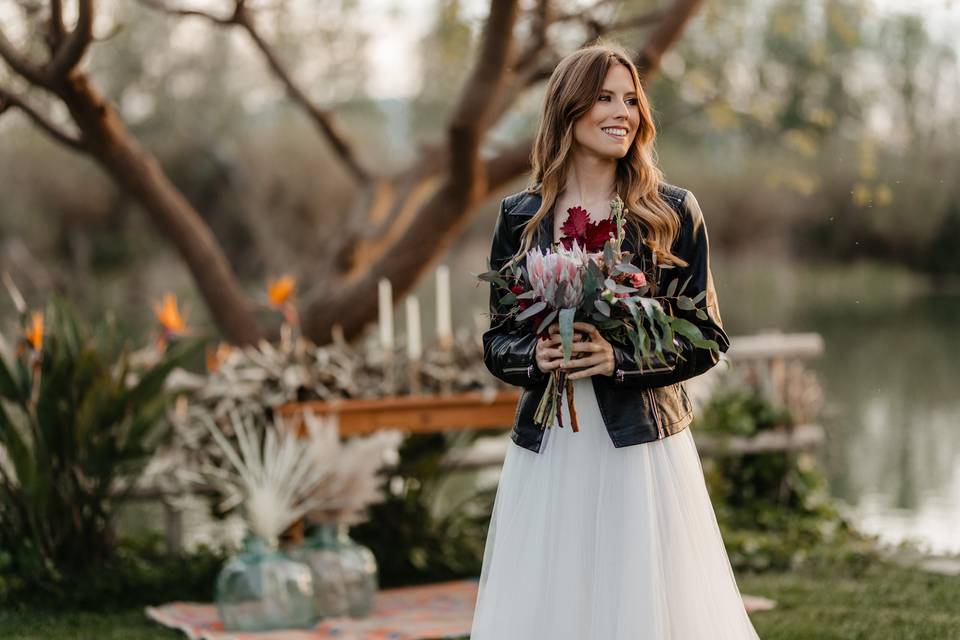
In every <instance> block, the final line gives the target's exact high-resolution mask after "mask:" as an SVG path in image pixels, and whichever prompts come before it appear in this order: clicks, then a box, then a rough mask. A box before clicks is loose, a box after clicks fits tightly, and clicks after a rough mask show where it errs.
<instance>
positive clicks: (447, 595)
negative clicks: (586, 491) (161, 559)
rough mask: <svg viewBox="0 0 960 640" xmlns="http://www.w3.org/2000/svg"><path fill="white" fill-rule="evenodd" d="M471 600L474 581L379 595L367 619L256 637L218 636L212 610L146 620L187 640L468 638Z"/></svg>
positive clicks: (174, 609) (167, 612) (200, 607)
mask: <svg viewBox="0 0 960 640" xmlns="http://www.w3.org/2000/svg"><path fill="white" fill-rule="evenodd" d="M476 599H477V580H476V579H472V580H456V581H453V582H441V583H437V584H429V585H423V586H417V587H402V588H399V589H384V590H382V591H380V592H378V593H377V596H376V600H375V602H374V608H373V611H372V612H371V613H370V616H369V617H367V618H362V619H354V618H327V619H325V620H323V621H321V622H319V623H318V624H317V625H316V626H315V627H313V628H312V629H306V630H285V631H269V632H261V633H235V632H228V631H224V630H223V625H221V624H220V620H219V619H218V618H217V608H216V607H215V606H214V605H212V604H199V603H192V602H171V603H170V604H165V605H161V606H159V607H147V609H146V614H147V617H148V618H150V619H151V620H154V621H156V622H159V623H160V624H162V625H163V626H165V627H170V628H171V629H178V630H180V631H182V632H183V633H185V634H186V635H187V637H189V638H190V640H321V639H322V638H336V639H337V640H426V639H438V638H459V637H462V636H466V635H467V634H469V633H470V623H471V622H472V620H473V608H474V605H475V602H476Z"/></svg>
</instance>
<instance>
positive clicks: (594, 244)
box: [560, 207, 614, 252]
mask: <svg viewBox="0 0 960 640" xmlns="http://www.w3.org/2000/svg"><path fill="white" fill-rule="evenodd" d="M560 231H562V232H563V236H562V237H561V238H560V242H561V243H562V244H563V247H564V249H570V248H571V247H573V243H574V241H576V242H577V244H579V245H580V246H581V247H583V249H584V250H585V251H590V252H596V251H603V245H604V244H606V242H607V240H609V239H610V236H611V235H612V234H613V231H614V226H613V220H610V219H609V218H607V219H606V220H601V221H600V222H593V221H591V220H590V214H588V213H587V210H586V209H584V208H583V207H570V208H569V209H567V219H566V220H564V222H563V226H562V227H560Z"/></svg>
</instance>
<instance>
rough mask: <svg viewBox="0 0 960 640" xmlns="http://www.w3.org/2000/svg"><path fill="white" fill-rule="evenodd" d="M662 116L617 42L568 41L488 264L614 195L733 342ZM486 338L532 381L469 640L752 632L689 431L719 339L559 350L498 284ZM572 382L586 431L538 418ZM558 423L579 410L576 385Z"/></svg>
mask: <svg viewBox="0 0 960 640" xmlns="http://www.w3.org/2000/svg"><path fill="white" fill-rule="evenodd" d="M654 136H655V129H654V123H653V119H652V117H651V112H650V107H649V105H648V103H647V100H646V97H645V96H644V93H643V90H642V88H641V86H640V82H639V79H638V76H637V71H636V68H635V67H634V65H633V63H632V62H631V60H630V57H629V55H628V54H627V53H626V52H625V51H624V50H623V49H621V48H620V47H616V46H611V45H594V46H590V47H587V48H584V49H581V50H579V51H576V52H574V53H573V54H571V55H569V56H567V57H566V58H565V59H564V60H563V61H562V62H561V63H560V64H559V65H558V66H557V68H556V70H555V71H554V73H553V75H552V77H551V78H550V81H549V83H548V85H547V91H546V96H545V100H544V108H543V112H542V117H541V121H540V126H539V131H538V133H537V137H536V141H535V143H534V148H533V153H532V160H533V175H532V180H531V186H530V187H528V188H527V190H526V191H524V192H521V193H518V194H514V195H512V196H510V197H508V198H505V199H504V201H503V202H502V203H501V208H500V214H499V217H498V220H497V227H496V231H495V232H494V238H493V246H492V250H491V256H490V260H491V268H493V269H499V268H500V267H501V266H503V265H504V264H505V263H506V262H507V261H508V260H510V259H511V258H512V257H514V256H517V257H521V256H522V255H523V254H525V252H526V251H527V250H528V249H530V248H532V247H533V246H539V247H541V248H546V247H549V246H550V245H551V244H552V243H553V242H556V241H558V240H559V237H560V228H561V226H562V224H563V222H564V219H565V217H566V215H567V210H568V209H569V208H571V207H573V206H581V207H584V208H585V209H587V211H588V212H589V214H590V217H591V218H592V219H594V220H599V219H602V218H605V217H608V216H609V206H610V205H609V203H610V200H611V199H612V198H613V197H614V196H615V195H617V194H619V195H620V196H621V198H622V199H623V200H624V202H625V204H626V209H627V212H628V213H627V215H628V216H629V219H628V222H629V227H628V228H629V229H630V233H628V234H627V238H626V239H625V242H624V248H625V249H626V250H628V251H633V252H635V253H636V254H637V257H636V259H635V262H636V263H637V264H638V266H640V265H641V264H643V265H649V264H651V263H653V261H654V258H655V261H656V264H658V265H662V266H663V268H659V269H658V272H657V273H650V274H649V277H654V278H656V279H657V281H658V282H657V284H658V285H662V286H664V287H665V286H666V285H667V283H669V281H670V280H672V279H673V278H679V279H680V281H681V282H683V281H685V280H687V279H688V278H689V284H688V290H687V292H688V295H690V296H691V297H692V296H694V295H696V294H697V293H699V292H700V291H704V292H705V295H704V296H703V299H704V300H706V304H707V309H706V314H704V315H703V316H702V317H697V315H696V314H695V313H694V312H685V311H677V313H679V314H682V315H683V316H684V317H687V318H688V319H689V320H690V321H691V322H694V323H696V324H697V326H698V327H699V328H700V330H701V332H702V333H703V334H704V337H706V338H708V339H713V340H715V341H716V342H717V344H718V345H719V346H720V349H721V350H722V351H726V350H727V347H728V345H729V340H728V339H727V336H726V334H725V333H724V331H723V326H722V324H721V320H720V314H719V311H718V307H717V299H716V293H715V291H714V287H713V278H712V275H711V272H710V263H709V255H708V243H707V232H706V227H705V226H704V223H703V217H702V213H701V211H700V208H699V205H698V203H697V200H696V199H695V198H694V196H693V194H692V193H691V192H689V191H686V190H684V189H680V188H678V187H674V186H672V185H668V184H666V183H664V182H663V180H662V173H661V172H660V170H659V169H658V168H657V167H656V166H655V164H654V160H653V141H654ZM490 304H491V327H490V329H489V330H488V331H486V332H485V333H484V335H483V343H484V360H485V362H486V365H487V367H488V368H489V369H490V371H491V372H492V373H493V374H494V375H496V376H497V377H498V378H501V379H502V380H505V381H506V382H508V383H510V384H514V385H518V386H522V387H523V393H522V394H521V398H520V402H519V405H518V407H517V415H516V421H515V424H514V426H513V431H512V433H511V438H512V439H513V442H514V443H515V444H516V445H517V446H511V447H510V448H509V449H508V452H507V455H506V458H505V460H504V465H503V469H502V472H501V475H500V484H499V487H498V490H497V496H496V501H495V503H494V509H493V516H492V518H491V521H490V528H489V531H488V534H487V544H486V549H485V552H484V558H483V569H482V571H481V575H480V583H479V594H478V599H477V606H476V610H475V612H474V620H473V630H472V633H471V636H470V637H471V640H513V639H516V640H539V639H543V640H547V639H549V640H562V639H570V640H574V639H575V640H627V639H629V640H637V639H641V638H643V639H650V640H726V639H729V640H745V639H751V638H757V634H756V632H755V631H754V629H753V626H752V624H751V622H750V619H749V618H748V616H747V613H746V610H745V609H744V606H743V602H742V600H741V598H740V593H739V590H738V588H737V584H736V581H735V579H734V576H733V571H732V570H731V567H730V562H729V559H728V557H727V554H726V551H725V549H724V546H723V541H722V539H721V536H720V530H719V528H718V526H717V521H716V516H715V514H714V511H713V507H712V505H711V504H710V499H709V496H708V494H707V491H706V487H705V484H704V478H703V470H702V468H701V466H700V459H699V457H698V455H697V450H696V446H695V444H694V440H693V436H692V434H691V432H690V429H687V428H686V427H687V426H688V425H689V424H690V421H691V419H692V413H691V407H690V402H689V400H688V398H687V395H686V392H685V391H684V389H683V385H682V382H683V381H684V380H686V379H688V378H691V377H693V376H695V375H698V374H700V373H702V372H703V371H706V370H707V369H709V368H710V367H712V366H713V365H714V364H716V363H717V362H718V361H719V354H718V353H716V352H713V351H710V350H703V349H694V348H693V346H692V345H691V344H690V343H689V342H687V340H686V339H685V338H683V337H678V338H676V339H675V342H674V344H675V346H676V347H677V351H678V352H679V353H680V354H682V357H681V358H675V357H674V358H671V359H669V360H668V362H667V363H666V364H665V365H662V366H658V367H656V368H653V369H650V368H641V367H640V366H639V365H638V363H637V362H636V361H635V359H634V358H633V350H632V348H630V347H629V346H627V345H623V344H617V343H614V342H609V341H607V340H606V339H605V338H604V336H602V335H601V334H600V333H598V332H597V330H596V328H595V327H594V326H592V325H591V324H589V323H576V324H575V325H574V328H575V330H576V331H577V335H578V337H579V339H578V340H577V341H576V342H575V343H574V354H573V355H574V358H573V359H572V360H571V361H570V362H569V363H568V364H566V365H564V364H563V359H562V353H561V348H560V340H559V336H558V334H557V331H558V327H557V326H556V325H554V326H552V327H551V328H550V333H551V337H550V339H548V340H541V339H538V338H537V337H536V336H534V335H533V334H532V333H531V332H529V331H522V330H519V329H515V328H511V327H510V326H509V323H508V322H507V321H506V320H503V321H500V319H501V316H502V315H503V314H504V313H505V311H506V308H505V307H504V306H502V305H500V304H499V303H498V301H497V296H496V293H495V291H494V290H493V289H491V300H490ZM560 367H564V368H565V370H566V371H568V377H569V378H570V379H571V380H573V392H574V401H575V403H574V404H575V406H576V410H577V414H578V417H579V431H577V432H574V431H572V430H571V429H570V428H569V427H567V428H560V427H557V426H553V427H551V428H548V429H544V430H541V429H539V428H538V427H537V426H535V425H534V423H533V413H534V410H535V409H536V406H537V404H538V402H539V401H540V397H541V396H542V394H543V391H544V388H545V386H546V380H547V378H548V376H549V374H550V372H551V371H554V370H556V369H558V368H560ZM560 410H561V411H562V412H563V414H562V417H563V424H565V425H569V424H570V420H569V412H568V408H567V404H566V399H564V402H563V403H561V409H560Z"/></svg>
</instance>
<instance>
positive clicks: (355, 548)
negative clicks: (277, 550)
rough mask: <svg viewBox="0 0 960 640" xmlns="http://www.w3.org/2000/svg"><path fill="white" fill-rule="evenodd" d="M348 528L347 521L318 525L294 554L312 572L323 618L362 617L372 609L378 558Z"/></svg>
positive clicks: (375, 590)
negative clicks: (352, 535) (344, 522)
mask: <svg viewBox="0 0 960 640" xmlns="http://www.w3.org/2000/svg"><path fill="white" fill-rule="evenodd" d="M348 531H349V527H348V525H346V524H337V523H323V524H319V525H317V526H316V527H315V528H314V529H313V531H312V533H311V535H310V537H309V539H308V540H307V543H306V544H305V545H304V546H303V547H301V548H300V549H298V550H297V551H296V552H295V553H294V556H295V557H296V558H297V559H298V560H301V561H302V562H304V563H305V564H307V565H308V566H309V567H310V569H311V570H312V571H313V584H314V597H315V610H316V612H317V615H318V616H319V617H321V618H329V617H338V616H350V617H353V618H362V617H365V616H366V615H368V614H369V613H370V610H371V609H372V608H373V600H374V596H375V595H376V593H377V588H378V586H379V583H378V580H377V561H376V558H374V555H373V552H372V551H370V549H368V548H367V547H365V546H363V545H361V544H359V543H357V542H356V541H355V540H354V539H353V538H351V537H350V535H349V533H348Z"/></svg>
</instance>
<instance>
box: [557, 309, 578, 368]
mask: <svg viewBox="0 0 960 640" xmlns="http://www.w3.org/2000/svg"><path fill="white" fill-rule="evenodd" d="M576 311H577V310H576V309H569V308H567V309H560V341H561V343H562V344H563V361H564V362H570V357H571V356H572V355H573V317H574V315H575V313H576Z"/></svg>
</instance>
